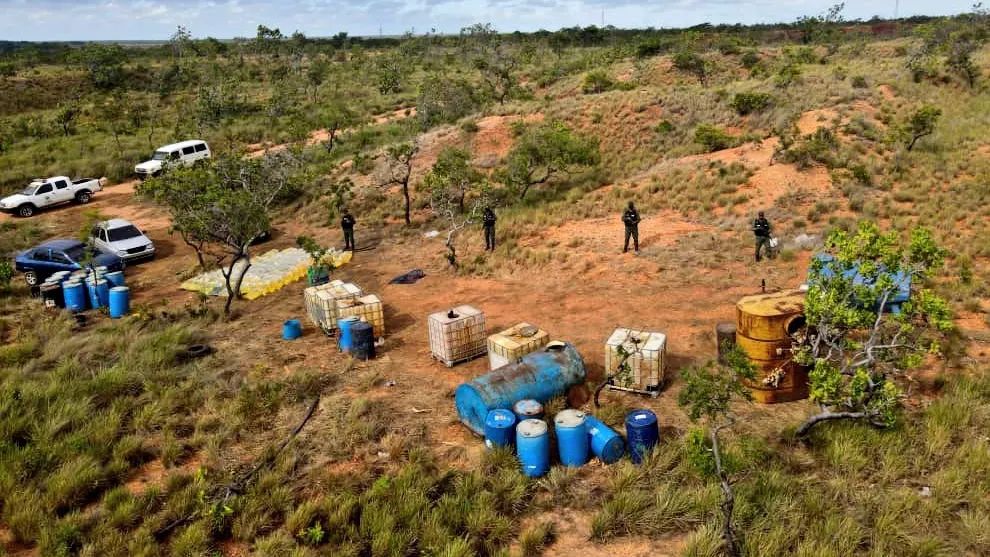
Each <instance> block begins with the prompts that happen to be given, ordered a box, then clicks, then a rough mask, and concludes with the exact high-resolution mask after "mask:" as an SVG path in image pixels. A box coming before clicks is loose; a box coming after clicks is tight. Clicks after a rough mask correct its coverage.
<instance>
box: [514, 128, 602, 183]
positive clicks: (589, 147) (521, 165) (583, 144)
mask: <svg viewBox="0 0 990 557" xmlns="http://www.w3.org/2000/svg"><path fill="white" fill-rule="evenodd" d="M600 162H601V152H600V151H599V147H598V141H596V140H595V139H593V138H591V137H585V136H583V135H581V134H578V133H575V132H573V131H572V130H571V129H570V128H569V127H567V125H565V124H564V123H563V122H559V121H551V122H546V123H544V124H540V125H538V126H535V127H532V128H524V131H523V132H522V135H520V136H519V140H518V141H517V142H516V145H515V146H514V147H513V148H512V150H511V151H509V154H508V156H506V161H505V166H504V167H503V168H501V169H499V170H498V171H497V172H496V174H495V178H496V180H498V181H500V182H502V183H503V184H505V186H506V187H507V188H508V189H509V190H510V191H511V192H513V193H518V195H519V199H520V200H521V199H525V197H526V194H527V193H528V192H529V190H530V188H532V187H533V186H537V185H541V184H546V183H547V182H549V181H550V180H552V179H554V178H556V177H558V176H561V175H563V176H567V175H570V174H572V173H574V172H576V171H578V170H581V169H587V168H590V167H593V166H596V165H597V164H599V163H600Z"/></svg>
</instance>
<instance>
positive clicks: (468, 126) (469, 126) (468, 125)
mask: <svg viewBox="0 0 990 557" xmlns="http://www.w3.org/2000/svg"><path fill="white" fill-rule="evenodd" d="M461 129H462V130H464V131H465V132H467V133H478V130H479V129H480V128H478V123H477V122H475V121H474V120H465V121H464V123H463V124H461Z"/></svg>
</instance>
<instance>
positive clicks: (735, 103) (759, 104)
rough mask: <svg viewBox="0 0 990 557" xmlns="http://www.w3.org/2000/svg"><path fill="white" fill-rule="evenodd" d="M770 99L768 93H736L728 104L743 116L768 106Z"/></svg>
mask: <svg viewBox="0 0 990 557" xmlns="http://www.w3.org/2000/svg"><path fill="white" fill-rule="evenodd" d="M771 100H772V97H771V96H770V95H769V94H768V93H756V92H754V93H736V95H735V96H734V97H733V98H732V102H731V103H729V104H730V105H731V106H732V108H734V109H735V110H736V112H738V113H739V115H740V116H745V115H747V114H750V113H753V112H760V111H762V110H766V109H767V108H769V107H770V103H771Z"/></svg>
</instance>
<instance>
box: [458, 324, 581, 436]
mask: <svg viewBox="0 0 990 557" xmlns="http://www.w3.org/2000/svg"><path fill="white" fill-rule="evenodd" d="M585 377H586V372H585V369H584V361H583V360H582V359H581V355H580V354H578V351H577V349H575V348H574V346H573V345H571V344H565V343H562V342H555V343H550V344H549V345H547V347H546V348H544V349H543V350H540V351H538V352H533V353H531V354H527V355H526V356H523V358H522V360H520V361H519V362H516V363H514V364H509V365H506V366H502V367H500V368H498V369H496V370H494V371H491V372H489V373H486V374H485V375H482V376H480V377H476V378H474V379H472V380H471V381H468V382H467V383H462V384H461V385H460V386H458V387H457V390H456V391H454V404H455V405H456V406H457V414H458V415H459V416H460V418H461V421H462V422H464V425H466V426H468V427H469V428H471V430H472V431H474V432H475V433H477V434H478V435H484V434H485V417H486V416H488V411H489V410H494V409H495V408H504V409H506V410H509V409H511V408H512V405H513V404H515V403H516V402H517V401H519V400H522V399H527V398H528V399H533V400H536V401H538V402H546V401H548V400H550V399H551V398H553V397H555V396H559V395H562V394H564V393H565V392H566V391H567V389H568V388H569V387H571V386H573V385H578V384H580V383H583V382H584V379H585Z"/></svg>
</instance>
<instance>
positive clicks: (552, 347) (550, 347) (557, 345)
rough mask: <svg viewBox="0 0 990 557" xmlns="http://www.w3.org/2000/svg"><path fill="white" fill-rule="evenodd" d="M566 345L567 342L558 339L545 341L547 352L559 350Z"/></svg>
mask: <svg viewBox="0 0 990 557" xmlns="http://www.w3.org/2000/svg"><path fill="white" fill-rule="evenodd" d="M566 347H567V344H566V343H564V342H561V341H559V340H552V341H550V342H548V343H547V348H546V349H547V351H549V352H559V351H561V350H563V349H564V348H566Z"/></svg>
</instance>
